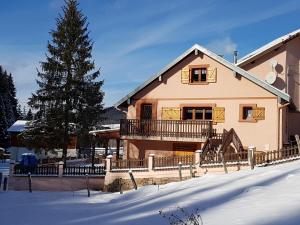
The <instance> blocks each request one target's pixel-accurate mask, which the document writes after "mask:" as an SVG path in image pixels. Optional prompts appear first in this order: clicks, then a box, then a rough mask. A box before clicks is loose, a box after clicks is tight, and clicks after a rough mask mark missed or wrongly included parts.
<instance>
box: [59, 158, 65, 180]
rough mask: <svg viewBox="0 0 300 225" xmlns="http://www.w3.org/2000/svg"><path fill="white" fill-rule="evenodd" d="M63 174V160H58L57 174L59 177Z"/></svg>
mask: <svg viewBox="0 0 300 225" xmlns="http://www.w3.org/2000/svg"><path fill="white" fill-rule="evenodd" d="M63 174H64V162H63V161H60V162H59V163H58V176H59V177H62V176H63Z"/></svg>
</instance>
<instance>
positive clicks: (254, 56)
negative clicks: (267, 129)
mask: <svg viewBox="0 0 300 225" xmlns="http://www.w3.org/2000/svg"><path fill="white" fill-rule="evenodd" d="M237 66H239V67H241V68H243V69H245V70H247V71H249V72H250V73H251V74H253V75H255V76H256V77H257V78H259V79H261V80H265V79H269V78H270V77H271V84H272V85H273V86H274V87H276V88H278V89H279V90H281V91H283V92H285V93H287V94H289V95H290V96H291V102H290V104H289V105H288V107H284V108H283V109H282V110H281V111H280V112H278V113H281V115H279V117H280V118H281V123H282V124H280V126H281V127H283V130H280V131H279V132H282V135H281V139H280V140H279V141H282V143H287V142H288V141H289V140H293V139H294V135H295V134H300V123H299V122H300V111H299V110H300V76H299V72H300V29H299V30H296V31H293V32H291V33H289V34H287V35H284V36H282V37H279V38H277V39H275V40H274V41H271V42H270V43H268V44H266V45H264V46H262V47H261V48H259V49H257V50H255V51H253V52H251V53H250V54H248V55H246V56H245V57H243V58H241V59H240V60H239V61H238V62H237ZM274 74H275V76H274ZM272 77H275V78H276V79H273V80H272Z"/></svg>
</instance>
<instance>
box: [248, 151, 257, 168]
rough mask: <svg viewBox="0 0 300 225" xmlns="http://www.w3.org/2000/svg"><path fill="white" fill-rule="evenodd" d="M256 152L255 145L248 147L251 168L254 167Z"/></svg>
mask: <svg viewBox="0 0 300 225" xmlns="http://www.w3.org/2000/svg"><path fill="white" fill-rule="evenodd" d="M254 152H255V147H254V146H249V147H248V163H249V165H250V167H251V170H253V169H254Z"/></svg>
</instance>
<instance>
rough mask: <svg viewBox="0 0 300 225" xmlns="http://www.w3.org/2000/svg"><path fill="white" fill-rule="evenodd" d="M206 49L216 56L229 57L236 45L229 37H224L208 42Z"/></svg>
mask: <svg viewBox="0 0 300 225" xmlns="http://www.w3.org/2000/svg"><path fill="white" fill-rule="evenodd" d="M206 47H207V48H208V49H209V50H210V51H213V52H215V53H217V54H218V55H225V56H229V55H232V54H233V51H235V50H236V49H237V44H236V43H235V42H233V41H232V39H231V38H230V37H224V38H221V39H215V40H213V41H211V42H209V43H208V44H207V45H206Z"/></svg>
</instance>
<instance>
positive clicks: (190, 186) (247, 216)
mask: <svg viewBox="0 0 300 225" xmlns="http://www.w3.org/2000/svg"><path fill="white" fill-rule="evenodd" d="M299 187H300V161H293V162H290V163H285V164H281V165H276V166H269V167H260V168H255V170H244V171H239V172H235V173H231V174H207V175H205V176H203V177H200V178H194V179H191V180H187V181H183V182H176V183H169V184H166V185H160V186H157V185H152V186H145V187H142V188H139V189H138V190H137V191H134V190H133V191H128V192H125V193H124V194H122V195H121V194H119V193H99V192H93V193H92V195H91V197H90V198H88V197H87V193H86V191H84V190H83V191H80V192H75V193H71V192H69V193H67V192H53V193H50V192H33V193H28V192H15V191H8V192H0V202H1V204H0V223H1V224H5V225H50V224H55V225H79V224H80V225H85V224H89V225H96V224H97V225H102V224H103V225H116V224H122V225H153V224H157V225H159V224H168V221H167V220H166V219H164V218H162V217H161V216H160V215H159V214H158V211H159V210H161V209H163V210H165V211H166V210H172V209H174V208H175V207H176V206H180V207H183V208H184V209H186V210H187V211H192V210H194V209H196V208H198V209H199V210H200V213H201V216H202V219H203V223H204V225H221V224H230V225H250V224H251V225H279V224H285V225H292V224H293V225H298V224H299V221H300V214H299V210H300V188H299ZM3 202H5V204H3Z"/></svg>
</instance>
